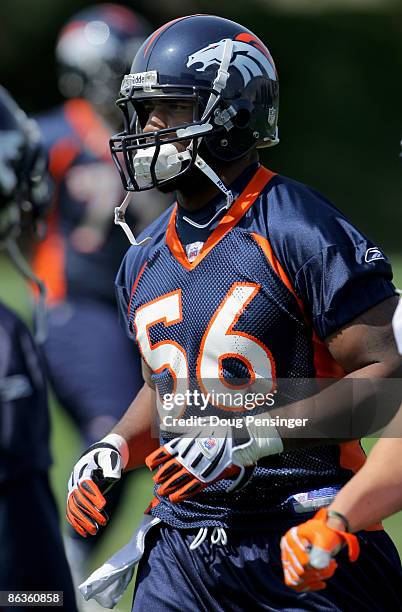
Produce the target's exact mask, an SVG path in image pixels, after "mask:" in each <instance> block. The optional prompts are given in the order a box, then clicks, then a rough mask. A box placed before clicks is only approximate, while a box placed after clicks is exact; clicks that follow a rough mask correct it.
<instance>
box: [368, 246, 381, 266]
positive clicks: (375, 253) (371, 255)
mask: <svg viewBox="0 0 402 612" xmlns="http://www.w3.org/2000/svg"><path fill="white" fill-rule="evenodd" d="M377 259H385V257H384V255H383V254H382V253H381V251H380V249H379V248H378V247H371V248H370V249H367V251H366V255H365V257H364V261H365V262H366V263H371V262H372V261H377Z"/></svg>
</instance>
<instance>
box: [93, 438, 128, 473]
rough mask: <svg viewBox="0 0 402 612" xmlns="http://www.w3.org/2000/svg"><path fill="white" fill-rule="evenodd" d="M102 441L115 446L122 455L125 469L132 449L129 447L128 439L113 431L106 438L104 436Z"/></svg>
mask: <svg viewBox="0 0 402 612" xmlns="http://www.w3.org/2000/svg"><path fill="white" fill-rule="evenodd" d="M100 442H106V443H108V444H111V445H112V446H114V448H115V449H116V450H117V451H118V452H119V453H120V455H121V461H122V464H123V469H124V468H125V467H126V465H127V463H128V460H129V457H130V451H129V448H128V444H127V441H126V440H125V439H124V438H123V436H120V435H119V434H116V433H111V434H108V435H107V436H105V437H104V438H102V440H100Z"/></svg>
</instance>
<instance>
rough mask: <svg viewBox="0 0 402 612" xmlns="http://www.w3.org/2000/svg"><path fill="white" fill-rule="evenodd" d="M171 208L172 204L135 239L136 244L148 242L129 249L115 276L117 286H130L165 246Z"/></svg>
mask: <svg viewBox="0 0 402 612" xmlns="http://www.w3.org/2000/svg"><path fill="white" fill-rule="evenodd" d="M173 208H174V204H172V205H171V206H169V207H168V208H167V209H166V210H165V211H164V212H163V213H162V214H161V215H159V216H158V217H157V218H156V219H155V220H154V221H152V223H150V224H149V225H148V226H147V227H146V228H145V229H144V230H142V232H141V233H140V234H139V235H138V236H137V237H136V240H137V242H141V241H142V240H146V239H147V238H148V241H147V242H145V243H144V244H143V245H141V246H134V245H133V246H130V247H129V249H128V250H127V252H126V254H125V256H124V258H123V261H122V264H121V266H120V270H119V273H118V275H117V279H116V284H117V285H120V286H127V284H132V283H133V282H134V280H135V279H136V277H137V275H138V274H139V273H140V271H141V270H142V268H143V266H144V264H145V263H146V262H147V261H148V260H149V259H150V258H151V257H152V255H153V254H154V253H155V252H156V251H157V250H158V249H160V248H161V246H163V245H164V244H165V238H166V230H167V227H168V224H169V220H170V217H171V214H172V210H173Z"/></svg>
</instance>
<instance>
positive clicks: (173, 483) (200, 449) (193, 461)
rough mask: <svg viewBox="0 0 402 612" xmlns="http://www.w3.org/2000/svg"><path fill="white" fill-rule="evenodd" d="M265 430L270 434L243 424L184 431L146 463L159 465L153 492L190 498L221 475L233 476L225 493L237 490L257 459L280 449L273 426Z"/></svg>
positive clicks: (174, 499) (175, 498) (176, 498)
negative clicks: (256, 430)
mask: <svg viewBox="0 0 402 612" xmlns="http://www.w3.org/2000/svg"><path fill="white" fill-rule="evenodd" d="M259 433H261V432H259ZM264 433H267V431H266V430H265V431H264ZM268 433H270V434H271V436H272V437H267V438H265V437H264V438H260V437H256V436H255V435H254V434H253V432H252V431H251V429H250V428H246V427H243V428H242V429H240V430H238V429H237V428H234V427H229V426H227V427H223V426H221V425H219V426H218V427H216V428H215V429H214V428H211V429H209V430H208V428H207V427H206V428H204V429H202V430H200V431H198V432H197V433H196V434H195V435H194V436H193V437H188V434H185V435H183V436H181V437H178V438H174V439H173V440H171V441H170V442H167V443H166V444H165V445H164V446H160V447H159V448H158V449H157V450H155V451H154V452H153V453H151V454H150V455H148V457H147V458H146V459H145V464H146V465H147V466H148V468H149V469H150V470H155V469H156V468H157V467H159V466H160V467H159V470H158V471H157V472H156V474H155V475H154V477H153V479H154V482H155V483H156V484H157V485H160V486H159V487H158V489H157V490H156V492H157V493H158V494H159V495H166V496H169V500H170V501H171V502H172V503H178V502H181V501H183V500H185V499H188V498H190V497H193V496H194V495H196V494H197V493H199V492H200V491H202V490H203V489H205V488H206V487H208V486H209V485H210V484H211V483H213V482H214V481H216V480H221V479H223V478H231V477H234V482H233V484H232V485H230V486H229V487H228V488H227V492H233V491H237V490H238V489H240V488H242V487H243V486H244V485H245V484H246V483H247V481H248V480H249V478H250V476H251V475H252V472H253V467H254V465H255V464H256V463H257V461H258V459H260V458H261V457H264V456H267V455H272V454H276V453H280V452H282V450H283V444H282V440H281V438H280V437H279V435H278V432H277V431H276V429H275V428H273V427H271V428H270V431H269V432H268Z"/></svg>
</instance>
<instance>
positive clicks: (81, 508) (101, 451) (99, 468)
mask: <svg viewBox="0 0 402 612" xmlns="http://www.w3.org/2000/svg"><path fill="white" fill-rule="evenodd" d="M127 461H128V446H127V443H126V441H125V440H124V438H122V437H121V436H118V435H117V434H110V435H108V436H106V438H104V439H103V440H101V441H100V442H97V443H96V444H93V445H92V446H90V447H89V448H88V450H87V451H85V453H84V454H83V455H82V456H81V457H80V459H79V460H78V462H77V463H76V464H75V466H74V469H73V471H72V473H71V476H70V479H69V481H68V495H67V509H66V517H67V520H68V522H69V523H70V525H71V526H72V527H73V528H74V529H75V531H77V533H79V534H80V535H81V536H83V537H84V538H86V537H87V536H88V535H95V534H96V533H97V532H98V529H99V526H102V527H104V526H105V525H106V523H107V522H108V520H109V517H108V515H107V514H106V512H105V506H106V499H105V497H104V494H105V493H106V492H107V491H108V490H109V489H110V487H112V486H113V484H115V483H116V482H117V481H118V480H119V479H120V477H121V473H122V470H123V468H124V467H125V465H126V464H127Z"/></svg>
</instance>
